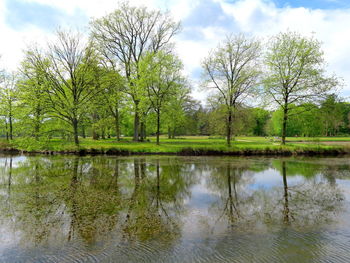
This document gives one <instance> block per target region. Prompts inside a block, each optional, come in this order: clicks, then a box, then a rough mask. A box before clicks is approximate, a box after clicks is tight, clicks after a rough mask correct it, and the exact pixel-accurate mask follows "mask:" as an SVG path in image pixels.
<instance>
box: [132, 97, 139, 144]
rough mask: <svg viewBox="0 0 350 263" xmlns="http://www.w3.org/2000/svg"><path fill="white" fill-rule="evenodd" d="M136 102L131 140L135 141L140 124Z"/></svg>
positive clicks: (137, 138) (136, 103)
mask: <svg viewBox="0 0 350 263" xmlns="http://www.w3.org/2000/svg"><path fill="white" fill-rule="evenodd" d="M138 104H139V103H138V102H135V117H134V137H133V141H134V142H137V141H138V140H139V126H140V114H139V106H138Z"/></svg>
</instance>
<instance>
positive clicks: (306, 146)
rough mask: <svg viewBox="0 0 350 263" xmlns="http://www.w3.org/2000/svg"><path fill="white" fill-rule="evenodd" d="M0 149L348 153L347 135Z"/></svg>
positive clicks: (20, 143)
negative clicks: (282, 139) (285, 140)
mask: <svg viewBox="0 0 350 263" xmlns="http://www.w3.org/2000/svg"><path fill="white" fill-rule="evenodd" d="M0 148H1V149H16V150H20V151H23V152H60V153H64V152H71V153H78V152H80V153H84V152H86V153H110V154H138V153H139V154H156V153H159V154H165V153H169V154H189V155H192V154H194V155H197V154H198V155H201V154H288V153H289V154H294V153H295V154H303V153H307V152H312V153H321V154H322V153H331V152H339V153H349V152H350V137H320V138H305V137H293V138H287V144H286V145H285V146H282V145H281V144H280V141H279V139H278V138H272V137H270V138H267V137H266V138H265V137H243V136H240V137H236V138H235V140H234V141H233V142H232V146H231V147H227V146H226V141H225V139H224V138H220V137H208V136H186V137H179V138H177V139H168V138H166V137H161V141H160V145H156V144H155V138H154V137H149V138H148V141H147V142H132V141H131V138H123V139H122V140H121V141H119V142H118V141H116V140H115V139H106V140H92V139H91V138H86V139H82V138H81V139H80V145H79V147H76V146H75V145H74V143H73V142H69V141H64V140H62V139H58V138H54V139H51V140H46V141H40V142H36V141H35V140H34V139H31V138H25V139H24V138H23V139H15V140H13V142H11V143H7V142H6V141H4V140H3V141H1V144H0Z"/></svg>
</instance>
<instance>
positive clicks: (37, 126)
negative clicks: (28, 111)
mask: <svg viewBox="0 0 350 263" xmlns="http://www.w3.org/2000/svg"><path fill="white" fill-rule="evenodd" d="M39 116H40V111H39V110H36V116H35V124H34V138H35V140H36V141H38V140H39V135H40V117H39Z"/></svg>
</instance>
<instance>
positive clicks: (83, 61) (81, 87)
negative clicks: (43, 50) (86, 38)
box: [31, 31, 100, 145]
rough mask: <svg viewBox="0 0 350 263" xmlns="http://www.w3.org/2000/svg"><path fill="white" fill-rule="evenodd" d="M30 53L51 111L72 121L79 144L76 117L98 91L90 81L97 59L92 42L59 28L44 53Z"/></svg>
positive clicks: (80, 115) (77, 119) (79, 117)
mask: <svg viewBox="0 0 350 263" xmlns="http://www.w3.org/2000/svg"><path fill="white" fill-rule="evenodd" d="M31 56H32V58H31V60H32V61H34V63H36V64H37V65H38V66H39V67H40V69H41V73H42V74H43V76H44V77H45V80H46V81H47V82H48V85H46V86H45V87H46V93H47V95H48V101H49V105H50V112H51V114H52V115H53V116H54V117H57V118H59V119H61V120H63V121H64V122H66V123H68V124H69V125H71V127H72V130H73V135H74V142H75V144H76V145H79V139H78V125H79V121H80V120H81V118H82V117H83V115H84V113H85V111H86V107H87V105H88V104H89V103H90V102H91V100H92V99H93V98H94V97H95V95H96V94H97V93H99V91H100V90H99V89H98V87H96V86H94V81H93V72H94V68H95V67H96V63H97V60H96V54H95V52H94V49H93V46H92V45H91V44H90V43H83V41H82V40H81V36H80V35H79V34H74V33H71V32H64V31H58V32H57V41H56V42H54V43H53V44H51V45H49V52H48V54H47V55H46V56H45V55H44V56H43V55H42V54H40V53H38V52H33V53H31Z"/></svg>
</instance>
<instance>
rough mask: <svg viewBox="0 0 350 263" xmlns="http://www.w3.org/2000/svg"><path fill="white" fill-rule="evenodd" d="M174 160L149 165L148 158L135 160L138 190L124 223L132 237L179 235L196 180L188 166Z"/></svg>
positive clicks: (175, 236) (131, 199) (147, 237)
mask: <svg viewBox="0 0 350 263" xmlns="http://www.w3.org/2000/svg"><path fill="white" fill-rule="evenodd" d="M171 163H172V161H171V160H169V159H166V158H164V159H155V160H152V162H150V163H147V164H146V162H145V160H144V159H135V160H134V171H135V173H134V178H135V179H134V190H133V192H132V195H131V198H130V200H129V204H128V208H127V214H126V220H125V223H124V225H123V229H124V231H125V234H126V235H127V237H128V239H135V238H136V239H140V240H146V239H149V238H151V237H153V236H155V235H157V236H160V237H161V238H164V240H167V241H171V240H172V239H176V238H177V237H178V236H179V233H180V224H181V222H180V220H179V218H180V216H181V214H182V213H183V203H184V199H185V198H186V197H187V196H188V195H189V194H190V192H189V188H190V186H191V185H192V184H193V180H190V177H188V176H187V175H186V170H185V166H184V165H179V164H178V163H176V164H171ZM140 175H141V176H140Z"/></svg>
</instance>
